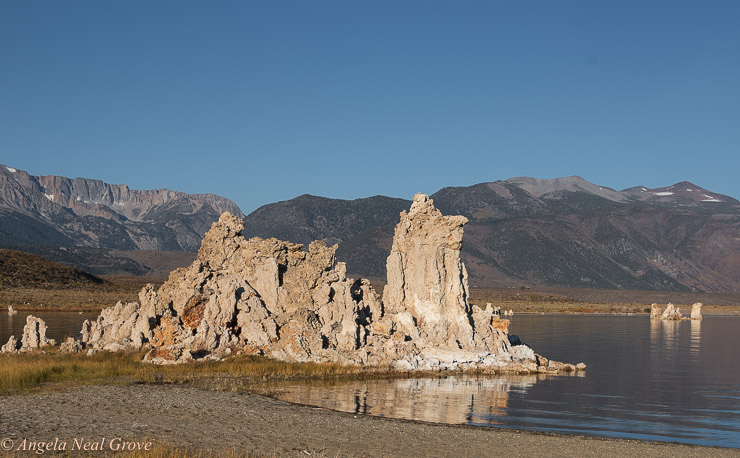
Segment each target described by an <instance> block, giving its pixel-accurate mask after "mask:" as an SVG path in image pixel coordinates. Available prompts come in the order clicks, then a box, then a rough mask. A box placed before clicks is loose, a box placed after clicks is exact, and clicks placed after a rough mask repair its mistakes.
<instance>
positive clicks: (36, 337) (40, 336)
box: [20, 315, 56, 351]
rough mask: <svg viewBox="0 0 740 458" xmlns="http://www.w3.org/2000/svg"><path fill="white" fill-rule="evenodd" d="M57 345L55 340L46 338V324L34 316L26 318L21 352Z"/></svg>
mask: <svg viewBox="0 0 740 458" xmlns="http://www.w3.org/2000/svg"><path fill="white" fill-rule="evenodd" d="M48 345H56V342H55V341H54V339H47V338H46V322H45V321H44V320H42V319H41V318H36V317H35V316H33V315H28V316H27V317H26V325H25V326H24V327H23V337H22V338H21V348H20V351H31V350H35V349H37V348H41V347H46V346H48Z"/></svg>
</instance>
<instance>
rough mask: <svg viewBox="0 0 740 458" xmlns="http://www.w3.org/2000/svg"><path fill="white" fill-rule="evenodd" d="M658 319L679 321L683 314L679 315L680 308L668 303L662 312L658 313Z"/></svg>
mask: <svg viewBox="0 0 740 458" xmlns="http://www.w3.org/2000/svg"><path fill="white" fill-rule="evenodd" d="M660 319H661V320H677V321H680V320H681V319H683V316H682V315H681V309H679V308H678V307H676V306H674V305H673V304H670V303H669V304H668V305H666V307H665V310H663V313H662V314H661V315H660Z"/></svg>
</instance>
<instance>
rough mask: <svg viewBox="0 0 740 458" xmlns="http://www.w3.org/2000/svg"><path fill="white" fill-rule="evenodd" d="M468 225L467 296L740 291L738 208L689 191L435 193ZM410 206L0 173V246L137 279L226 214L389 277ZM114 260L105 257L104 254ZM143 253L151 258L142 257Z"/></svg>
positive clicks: (563, 181) (492, 186)
mask: <svg viewBox="0 0 740 458" xmlns="http://www.w3.org/2000/svg"><path fill="white" fill-rule="evenodd" d="M431 197H432V198H433V199H434V203H435V205H436V206H437V207H438V208H439V209H440V210H441V211H442V212H443V213H445V214H461V215H464V216H466V217H467V218H468V219H469V223H468V224H467V225H466V227H465V239H464V244H463V251H462V256H463V260H464V261H465V263H466V265H467V267H468V272H469V274H470V281H471V284H473V285H476V286H512V287H513V286H540V285H551V286H566V287H586V288H607V289H650V290H681V291H692V290H701V291H740V202H738V201H737V200H736V199H734V198H732V197H729V196H725V195H722V194H717V193H714V192H711V191H709V190H707V189H704V188H701V187H699V186H696V185H694V184H692V183H689V182H680V183H676V184H674V185H672V186H668V187H664V188H654V189H649V188H647V187H643V186H637V187H633V188H628V189H625V190H622V191H617V190H614V189H611V188H608V187H604V186H599V185H597V184H594V183H590V182H588V181H586V180H585V179H583V178H581V177H576V176H572V177H564V178H556V179H546V180H545V179H536V178H528V177H517V178H511V179H508V180H500V181H494V182H489V183H480V184H476V185H473V186H466V187H447V188H442V189H440V190H439V191H437V192H436V193H434V194H432V196H431ZM409 206H410V200H405V199H398V198H392V197H386V196H374V197H368V198H363V199H356V200H342V199H330V198H325V197H317V196H311V195H302V196H299V197H296V198H294V199H291V200H287V201H283V202H276V203H272V204H268V205H265V206H263V207H260V208H259V209H257V210H255V211H254V212H252V213H251V214H249V215H247V216H244V215H243V214H242V212H241V210H239V208H238V207H237V206H236V204H234V203H233V202H231V201H230V200H228V199H225V198H223V197H218V196H215V195H211V194H198V195H192V194H186V193H183V192H175V191H169V190H154V191H136V190H132V189H129V188H128V187H127V186H125V185H110V184H107V183H104V182H102V181H99V180H89V179H84V178H75V179H69V178H64V177H58V176H40V177H35V176H31V175H29V174H28V173H26V172H23V171H21V170H18V169H15V168H12V167H8V166H0V246H5V247H22V249H24V250H26V251H32V252H35V253H37V254H41V255H42V256H45V257H47V258H49V259H52V260H54V261H57V262H63V263H67V264H71V265H74V266H75V267H80V268H83V269H86V270H88V271H92V272H94V273H108V272H107V271H106V267H105V266H106V265H109V264H110V265H115V266H116V269H118V270H120V271H121V272H131V273H137V274H140V273H146V272H147V270H151V269H149V268H147V267H146V266H143V265H142V263H141V259H144V258H145V259H148V260H152V259H155V258H157V256H156V255H155V254H149V255H147V256H140V255H139V256H131V255H126V253H138V252H140V251H132V250H170V251H169V254H168V259H171V260H173V262H185V261H186V260H188V259H190V257H189V256H187V255H185V256H180V257H178V256H176V255H175V256H173V255H172V253H173V251H174V252H177V251H180V252H182V251H186V252H192V251H194V250H196V249H197V248H198V246H199V244H200V239H201V237H202V236H203V234H204V233H205V231H207V229H208V228H209V227H210V224H211V223H212V222H213V221H215V220H216V219H218V216H219V215H220V214H221V213H222V212H223V211H229V212H231V213H232V214H235V215H237V216H239V217H241V218H244V220H245V229H244V234H245V235H246V236H260V237H277V238H280V239H283V240H289V241H292V242H297V243H303V244H308V243H309V242H311V241H312V240H317V239H326V240H327V242H329V243H337V244H338V245H339V249H338V251H337V257H338V258H339V260H342V261H346V262H347V265H348V271H349V272H351V273H353V274H355V275H362V276H366V277H371V278H383V277H384V276H385V260H386V257H387V255H388V252H389V251H390V247H391V243H392V237H393V228H394V226H395V224H396V223H397V222H398V219H399V213H400V212H401V211H403V210H406V209H408V208H409ZM112 250H114V251H112ZM152 253H156V251H155V252H152Z"/></svg>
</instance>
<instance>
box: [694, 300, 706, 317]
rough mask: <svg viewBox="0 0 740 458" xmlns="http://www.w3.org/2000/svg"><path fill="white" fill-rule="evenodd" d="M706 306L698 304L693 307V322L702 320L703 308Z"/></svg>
mask: <svg viewBox="0 0 740 458" xmlns="http://www.w3.org/2000/svg"><path fill="white" fill-rule="evenodd" d="M703 306H704V304H702V303H701V302H697V303H695V304H694V305H692V306H691V319H692V320H701V319H702V316H701V308H702V307H703Z"/></svg>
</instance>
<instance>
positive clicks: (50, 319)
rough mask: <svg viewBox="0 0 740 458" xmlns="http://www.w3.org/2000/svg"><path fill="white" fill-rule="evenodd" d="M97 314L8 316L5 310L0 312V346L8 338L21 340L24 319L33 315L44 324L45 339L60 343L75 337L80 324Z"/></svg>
mask: <svg viewBox="0 0 740 458" xmlns="http://www.w3.org/2000/svg"><path fill="white" fill-rule="evenodd" d="M99 314H100V313H99V312H85V313H81V314H80V313H79V312H18V313H17V314H15V315H8V313H7V312H6V309H5V308H3V309H2V310H0V346H2V345H5V344H6V343H7V342H8V339H9V338H10V336H16V337H17V338H19V339H20V338H21V336H22V335H23V326H25V325H26V317H27V316H28V315H33V316H35V317H38V318H41V319H42V320H44V321H45V322H46V326H47V328H48V329H47V331H46V337H49V338H51V339H56V341H57V343H61V342H62V341H64V339H65V338H67V337H70V336H71V337H75V336H77V334H78V333H79V332H80V330H81V329H82V322H83V321H85V320H91V321H92V320H95V319H96V318H97V317H98V315H99Z"/></svg>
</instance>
